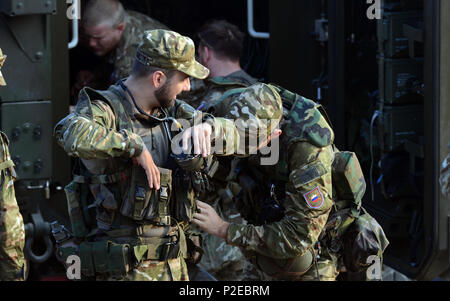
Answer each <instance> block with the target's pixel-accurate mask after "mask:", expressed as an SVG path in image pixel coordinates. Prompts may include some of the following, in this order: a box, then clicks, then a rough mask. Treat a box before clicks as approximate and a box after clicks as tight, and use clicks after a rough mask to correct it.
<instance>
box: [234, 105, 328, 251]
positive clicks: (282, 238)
mask: <svg viewBox="0 0 450 301" xmlns="http://www.w3.org/2000/svg"><path fill="white" fill-rule="evenodd" d="M281 129H282V130H283V133H282V136H281V137H280V147H279V149H278V150H279V156H280V159H279V162H278V163H277V164H276V165H275V166H273V165H272V166H261V164H260V162H261V161H260V156H252V157H250V158H248V159H247V162H246V164H247V170H250V173H249V175H250V177H252V178H253V180H254V181H255V182H256V183H258V184H259V185H258V186H257V187H256V188H255V189H254V190H253V191H250V193H248V192H247V197H246V198H245V197H244V200H247V203H246V204H243V207H244V211H246V212H243V216H244V218H246V219H248V220H249V221H250V222H249V224H247V225H242V224H233V223H232V224H231V225H230V227H229V229H228V232H227V238H226V240H227V243H228V244H231V245H235V246H239V247H241V248H242V249H243V250H244V251H246V252H248V253H249V254H252V253H253V254H260V255H263V256H266V257H270V258H273V259H289V258H294V257H298V256H302V255H304V254H305V253H306V252H307V251H310V250H311V249H312V247H313V246H314V245H315V243H316V242H317V241H318V238H319V235H320V234H321V232H322V230H323V228H324V226H325V225H326V223H327V220H328V217H329V214H330V212H331V210H332V208H333V205H334V201H333V187H332V177H331V175H332V161H333V156H334V152H333V148H332V144H333V140H334V132H333V130H332V129H331V127H330V126H329V124H328V123H327V121H326V119H325V117H324V116H323V115H322V114H321V113H320V111H319V109H318V105H316V104H315V103H314V102H313V101H311V100H308V99H306V98H303V97H301V96H298V98H297V100H296V101H295V103H294V104H293V105H292V107H291V108H288V109H286V107H285V113H284V118H283V121H282V123H281ZM245 171H246V167H245V165H244V167H243V168H242V173H243V174H244V173H245ZM252 171H253V172H252ZM245 185H246V183H242V182H241V186H243V187H244V186H245ZM261 185H262V186H261ZM261 187H262V188H261ZM271 189H272V190H271ZM271 193H273V194H274V198H276V199H277V200H278V201H279V203H280V206H283V207H284V215H283V216H282V217H281V218H280V219H279V220H278V221H276V222H269V223H265V224H264V223H263V224H258V223H257V220H258V218H259V215H260V214H262V212H261V211H260V210H258V209H257V207H255V204H258V198H259V197H260V196H264V194H265V195H270V194H271ZM251 223H253V224H251ZM255 223H256V224H255Z"/></svg>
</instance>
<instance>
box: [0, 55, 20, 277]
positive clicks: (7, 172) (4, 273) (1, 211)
mask: <svg viewBox="0 0 450 301" xmlns="http://www.w3.org/2000/svg"><path fill="white" fill-rule="evenodd" d="M5 59H6V56H3V54H2V51H1V49H0V70H1V67H2V65H3V63H4V61H5ZM4 85H6V83H5V80H4V79H3V76H2V74H1V71H0V86H4ZM8 144H9V141H8V138H7V137H6V135H5V134H4V133H3V132H1V131H0V177H1V179H0V182H1V184H0V185H1V193H0V280H2V281H3V280H23V277H24V276H23V267H24V255H23V248H24V244H25V228H24V225H23V218H22V215H21V214H20V211H19V206H18V205H17V201H16V196H15V192H14V180H15V178H16V174H15V172H14V163H13V162H12V161H11V156H10V154H9V150H8Z"/></svg>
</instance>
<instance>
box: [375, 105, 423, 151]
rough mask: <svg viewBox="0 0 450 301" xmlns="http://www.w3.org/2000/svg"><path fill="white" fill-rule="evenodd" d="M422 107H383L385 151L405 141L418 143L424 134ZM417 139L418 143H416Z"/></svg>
mask: <svg viewBox="0 0 450 301" xmlns="http://www.w3.org/2000/svg"><path fill="white" fill-rule="evenodd" d="M423 110H424V106H423V105H410V106H385V107H384V112H383V124H384V132H385V135H386V136H385V137H386V138H385V148H386V151H392V150H394V149H395V148H396V147H398V146H401V145H402V144H403V143H404V142H405V140H411V141H414V142H416V143H418V142H420V139H419V137H420V136H423V133H424V116H423ZM418 139H419V141H417V140H418Z"/></svg>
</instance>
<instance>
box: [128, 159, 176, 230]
mask: <svg viewBox="0 0 450 301" xmlns="http://www.w3.org/2000/svg"><path fill="white" fill-rule="evenodd" d="M158 169H159V171H160V173H161V189H160V190H159V191H156V190H154V189H150V188H149V186H148V181H147V176H146V174H145V171H144V169H143V168H141V167H139V166H133V168H132V174H131V184H130V185H128V187H127V189H125V190H124V195H123V197H122V206H121V208H120V213H121V214H122V215H123V216H125V217H129V218H131V219H133V220H135V221H143V220H146V221H150V222H151V223H152V224H155V225H161V226H170V225H171V222H172V221H171V218H170V212H169V201H170V200H171V195H172V171H171V170H168V169H163V168H158Z"/></svg>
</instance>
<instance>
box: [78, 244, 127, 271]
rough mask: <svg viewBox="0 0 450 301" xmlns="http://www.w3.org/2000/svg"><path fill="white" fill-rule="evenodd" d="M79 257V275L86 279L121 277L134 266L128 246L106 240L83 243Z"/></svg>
mask: <svg viewBox="0 0 450 301" xmlns="http://www.w3.org/2000/svg"><path fill="white" fill-rule="evenodd" d="M79 256H80V261H81V273H82V274H83V275H84V276H87V277H93V276H96V275H98V274H106V275H108V276H113V277H123V276H125V275H126V274H127V273H128V271H130V270H131V269H132V268H133V267H134V265H135V262H134V261H133V260H132V257H131V256H130V245H128V244H116V243H114V242H112V241H107V240H104V241H98V242H83V243H82V244H81V245H80V250H79Z"/></svg>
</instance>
